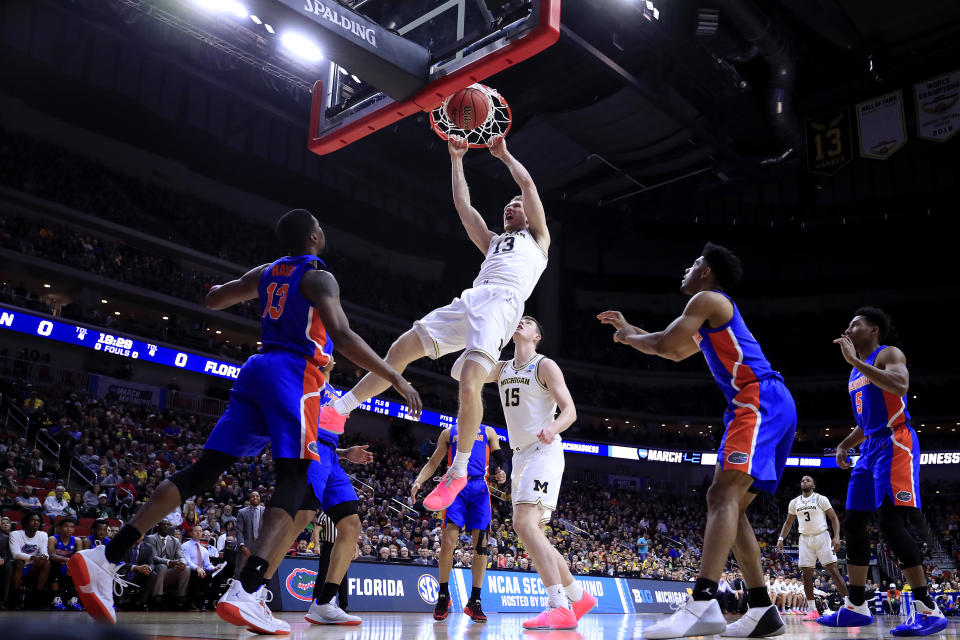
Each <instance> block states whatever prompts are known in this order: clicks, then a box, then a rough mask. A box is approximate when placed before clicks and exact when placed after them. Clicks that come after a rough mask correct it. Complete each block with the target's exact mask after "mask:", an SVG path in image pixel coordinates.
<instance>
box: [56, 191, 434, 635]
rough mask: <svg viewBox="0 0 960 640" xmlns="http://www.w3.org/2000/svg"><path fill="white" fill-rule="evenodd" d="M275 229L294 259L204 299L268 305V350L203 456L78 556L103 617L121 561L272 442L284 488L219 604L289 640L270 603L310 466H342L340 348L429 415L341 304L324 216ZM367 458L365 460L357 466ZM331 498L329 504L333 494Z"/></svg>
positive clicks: (250, 368)
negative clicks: (337, 411)
mask: <svg viewBox="0 0 960 640" xmlns="http://www.w3.org/2000/svg"><path fill="white" fill-rule="evenodd" d="M276 231H277V237H278V239H279V241H280V244H281V248H282V249H283V250H284V251H285V252H286V255H285V256H284V257H282V258H280V259H278V260H276V261H274V262H272V263H270V264H265V265H261V266H259V267H256V268H254V269H251V270H250V271H248V272H247V273H246V274H244V275H243V276H242V277H241V278H240V279H238V280H233V281H231V282H227V283H226V284H222V285H217V286H214V287H213V288H211V289H210V291H209V293H208V294H207V297H206V299H205V303H206V305H207V306H208V307H210V308H212V309H224V308H226V307H229V306H231V305H233V304H237V303H239V302H243V301H245V300H254V299H259V301H260V309H261V342H262V343H263V347H262V348H261V350H260V353H258V354H255V355H253V356H251V357H250V358H249V359H248V360H247V361H246V362H245V363H244V365H243V367H242V368H241V370H240V373H239V375H238V376H237V381H236V382H235V383H234V385H233V389H232V390H231V392H230V403H229V404H228V406H227V409H226V411H225V412H224V413H223V415H222V416H221V417H220V420H219V421H218V422H217V424H216V426H215V427H214V428H213V431H212V432H211V434H210V437H209V438H208V439H207V442H206V444H205V445H204V448H203V451H202V452H201V453H200V457H199V459H198V460H197V461H196V462H195V463H194V464H192V465H191V466H189V467H187V468H185V469H181V470H180V471H177V472H176V473H175V474H174V475H173V476H172V477H171V478H170V479H169V480H164V481H163V482H162V483H161V484H160V486H158V487H157V490H156V491H155V492H154V493H153V495H152V496H151V497H150V500H149V501H147V503H146V504H145V505H144V506H143V507H142V508H141V509H140V510H139V511H138V512H137V514H136V515H135V516H134V517H133V518H132V519H131V520H130V522H129V523H128V524H126V525H124V527H123V528H122V529H121V530H120V531H119V533H118V534H117V535H116V536H115V537H114V538H113V539H112V540H111V541H110V542H109V543H108V544H106V545H104V546H99V547H95V548H93V549H89V550H87V551H81V552H79V553H77V554H75V555H74V556H73V557H72V558H71V559H70V564H69V568H70V574H71V575H72V576H73V579H74V583H75V584H76V587H77V590H78V592H79V595H80V598H81V600H82V601H83V604H84V607H85V608H86V610H87V612H89V613H90V615H91V616H93V617H94V618H95V619H97V620H102V621H105V622H111V623H112V622H116V613H115V612H114V610H113V594H114V591H113V590H114V586H115V583H120V584H122V581H120V579H119V578H118V577H117V568H118V563H119V562H120V558H121V557H122V556H123V554H124V553H125V552H126V551H127V550H128V549H129V548H130V547H132V546H133V545H134V544H135V543H136V542H137V540H139V539H140V538H142V537H143V535H144V533H145V532H147V531H148V530H150V529H151V528H152V527H153V526H154V525H155V524H157V523H158V522H159V521H160V520H161V519H163V517H164V516H165V515H166V514H168V513H170V512H171V511H172V510H173V509H175V508H176V507H177V506H178V505H180V504H182V502H183V500H184V498H187V497H189V496H192V495H195V494H197V493H200V492H202V491H205V490H208V489H210V488H211V487H213V484H214V482H215V481H216V480H217V478H218V477H219V475H220V473H221V472H222V471H223V470H225V469H226V468H227V467H228V466H230V465H232V464H233V463H235V462H236V461H237V460H239V459H240V458H241V457H244V456H252V455H257V454H259V453H260V451H262V450H263V448H264V447H265V446H266V445H267V443H270V445H271V449H272V452H273V459H274V464H275V466H276V471H277V481H276V491H275V492H274V493H273V497H272V498H271V500H270V504H269V506H268V508H267V510H266V513H265V514H264V518H263V523H262V527H261V535H260V538H259V539H258V540H257V541H256V542H255V543H254V546H253V549H252V555H251V556H250V557H249V558H247V560H246V563H245V564H244V566H243V569H242V570H241V571H240V574H239V579H238V580H236V581H234V583H232V585H231V587H230V589H228V590H227V593H225V594H224V596H223V598H221V600H220V602H219V603H218V604H217V613H218V614H219V615H220V616H221V617H222V618H224V619H225V620H227V621H228V622H230V623H232V624H236V625H240V626H245V627H249V628H251V629H254V630H255V631H256V632H257V633H269V634H287V633H290V625H289V624H287V623H286V622H284V621H283V620H278V619H276V618H274V617H273V614H272V613H271V612H270V609H269V608H268V607H267V604H266V602H267V593H268V592H267V591H266V587H265V586H264V585H265V584H266V583H267V580H268V579H269V577H270V576H272V575H273V572H274V571H276V569H277V566H278V565H279V562H280V559H281V558H282V557H283V553H282V551H285V550H286V549H289V548H290V544H291V542H292V541H293V538H294V537H295V536H296V531H293V529H294V527H293V521H294V518H295V517H296V516H297V515H298V512H299V511H301V510H302V506H303V505H304V502H305V500H304V499H305V496H306V495H307V491H308V490H309V489H308V487H309V484H308V482H307V469H308V467H309V466H310V463H311V461H315V462H317V463H318V464H319V465H320V466H321V467H324V468H325V469H326V471H325V472H324V473H323V474H322V475H323V476H324V477H323V480H324V481H326V480H328V478H329V477H330V476H331V474H332V471H331V468H332V465H338V462H337V458H338V455H337V454H336V453H335V452H334V448H335V447H336V441H337V435H338V433H336V432H333V431H331V430H330V428H331V426H332V425H322V427H323V428H319V427H321V425H319V415H320V409H321V408H320V404H321V399H322V398H323V395H324V392H325V390H324V387H325V386H326V380H325V378H324V374H323V371H322V369H323V367H325V366H326V365H327V364H329V361H330V359H331V355H332V352H333V342H334V341H336V342H337V349H338V351H340V353H342V354H343V355H345V356H346V357H348V358H349V359H350V360H351V361H352V362H354V363H356V364H357V365H359V366H361V367H365V368H367V369H369V370H372V371H376V372H377V373H378V374H379V375H381V376H383V377H384V378H385V379H386V380H389V381H390V383H391V384H393V386H394V387H395V388H396V389H397V391H399V392H400V393H401V394H402V395H403V396H404V397H405V398H406V399H407V401H408V402H409V403H410V406H411V409H412V411H413V412H414V413H419V411H420V406H421V402H420V397H419V395H417V392H416V391H415V390H414V389H413V387H411V386H410V384H409V383H407V382H406V381H405V380H404V379H403V378H402V377H401V375H400V374H399V373H397V372H396V371H395V370H394V369H393V368H391V367H390V365H388V364H387V363H385V362H384V361H383V360H381V359H380V358H379V357H378V356H377V355H376V354H375V353H374V352H373V350H372V349H370V347H369V346H368V345H367V343H366V342H364V341H363V339H362V338H360V336H358V335H357V334H355V333H354V332H353V331H352V330H351V329H350V326H349V323H348V322H347V318H346V316H345V315H344V313H343V309H342V308H341V306H340V289H339V286H338V285H337V281H336V279H335V278H334V277H333V275H332V274H331V273H330V272H329V271H326V269H325V266H324V264H323V261H321V260H320V258H319V257H318V254H319V253H320V252H322V251H323V249H324V247H325V246H326V239H325V237H324V234H323V231H322V230H321V229H320V225H319V224H318V223H317V220H316V218H314V217H313V215H311V214H310V212H309V211H305V210H303V209H295V210H293V211H290V212H287V213H286V214H284V215H283V216H282V217H281V218H280V220H279V221H278V222H277V227H276ZM340 431H342V429H341V430H340ZM365 458H366V456H364V455H360V456H357V459H358V460H362V459H365ZM348 497H349V496H348ZM306 502H307V503H309V502H310V501H309V500H307V501H306ZM314 502H315V500H314ZM324 502H325V503H327V502H328V500H327V498H326V497H325V498H324ZM324 506H327V504H324ZM353 517H354V518H356V516H353Z"/></svg>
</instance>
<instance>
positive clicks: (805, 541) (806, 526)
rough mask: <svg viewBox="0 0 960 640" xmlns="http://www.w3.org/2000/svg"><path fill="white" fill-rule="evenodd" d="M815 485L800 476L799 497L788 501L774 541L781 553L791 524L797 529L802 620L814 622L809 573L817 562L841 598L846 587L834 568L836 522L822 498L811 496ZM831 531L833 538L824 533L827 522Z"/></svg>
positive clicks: (815, 495)
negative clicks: (803, 600) (804, 603)
mask: <svg viewBox="0 0 960 640" xmlns="http://www.w3.org/2000/svg"><path fill="white" fill-rule="evenodd" d="M816 488H817V485H816V483H815V482H814V481H813V478H812V477H811V476H803V478H802V479H801V480H800V491H801V493H800V495H799V496H797V497H796V498H794V499H793V500H791V501H790V506H789V507H788V509H787V521H786V522H784V523H783V529H781V531H780V538H779V539H777V549H778V550H780V551H783V540H784V538H786V537H787V536H788V535H789V534H790V530H791V529H792V528H793V521H794V520H797V521H798V522H799V523H800V525H799V529H800V543H799V546H800V558H799V562H798V564H799V565H800V570H801V571H802V572H803V590H804V593H805V595H806V597H807V610H806V611H805V612H804V613H805V617H804V619H805V620H816V619H817V618H818V617H820V614H819V613H817V605H816V601H815V599H814V597H813V571H814V569H816V568H817V560H819V561H820V564H821V565H823V568H824V569H826V570H827V571H828V572H829V573H830V577H831V578H833V584H835V585H836V586H837V591H839V592H840V595H841V596H844V597H846V595H847V587H846V585H845V584H844V582H843V576H841V575H840V570H839V569H838V568H837V549H838V548H840V519H839V518H837V512H836V511H834V510H833V507H832V506H831V505H830V500H829V499H828V498H827V497H826V496H822V495H820V494H819V493H815V492H814V489H816ZM828 518H829V519H830V525H831V526H832V527H833V537H832V538H831V537H830V532H829V531H828V530H827V519H828Z"/></svg>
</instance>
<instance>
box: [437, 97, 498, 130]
mask: <svg viewBox="0 0 960 640" xmlns="http://www.w3.org/2000/svg"><path fill="white" fill-rule="evenodd" d="M489 111H490V102H489V101H488V100H487V95H486V94H485V93H484V92H483V91H481V90H480V89H477V88H475V87H467V88H466V89H461V90H460V91H457V92H456V93H455V94H453V95H452V96H450V99H449V100H447V117H448V118H450V121H451V122H453V124H454V125H456V127H457V128H459V129H463V130H464V131H470V130H471V129H476V128H477V127H478V126H480V125H481V124H483V123H484V122H485V121H486V119H487V113H488V112H489Z"/></svg>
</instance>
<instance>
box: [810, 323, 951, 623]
mask: <svg viewBox="0 0 960 640" xmlns="http://www.w3.org/2000/svg"><path fill="white" fill-rule="evenodd" d="M891 325H892V323H891V321H890V317H889V316H888V315H887V314H886V313H884V312H883V311H882V310H881V309H877V308H875V307H863V308H860V309H858V310H857V312H856V314H855V315H854V317H853V320H851V321H850V325H849V326H848V327H847V329H846V331H844V332H843V335H841V336H840V337H839V338H837V339H836V340H834V342H835V343H836V344H838V345H840V351H841V353H842V354H843V358H844V360H846V361H847V363H849V364H850V366H852V367H853V370H852V371H851V372H850V380H849V382H848V383H847V390H848V391H849V393H850V402H851V404H852V405H853V416H854V418H855V419H856V421H857V426H856V427H855V428H854V430H853V431H852V432H851V433H850V435H848V436H847V437H846V438H845V439H844V440H843V442H841V443H840V446H839V447H837V464H838V465H839V466H840V468H841V469H848V468H850V466H851V465H850V460H849V459H848V458H847V454H848V453H849V452H850V449H852V448H853V447H856V446H857V445H861V446H860V459H859V460H857V464H856V466H854V467H853V471H852V472H851V474H850V484H849V485H848V486H847V517H846V520H845V521H844V528H845V535H846V539H847V574H848V576H849V577H850V595H849V596H848V597H847V598H846V599H845V600H844V606H842V607H840V609H838V610H837V612H836V613H833V614H830V615H827V616H823V617H822V618H820V619H819V620H817V622H819V623H820V624H822V625H825V626H828V627H861V626H863V625H867V624H871V623H872V622H873V615H872V614H871V613H870V607H869V606H868V605H867V603H866V602H865V593H864V592H865V590H866V584H867V570H868V569H869V568H870V567H869V564H870V536H869V534H868V533H867V525H868V524H869V522H870V520H871V519H872V518H873V516H874V514H877V516H878V518H877V520H878V524H879V525H880V533H881V534H882V535H883V538H884V539H885V540H886V541H887V543H888V544H889V545H890V547H891V548H892V549H893V551H894V553H896V555H897V560H898V561H899V563H900V570H901V571H903V575H904V577H905V578H906V581H907V582H908V583H909V584H910V587H911V588H912V589H913V597H914V601H913V611H912V612H910V617H909V618H908V619H907V621H906V622H905V623H904V624H901V625H899V626H897V627H895V628H894V629H892V630H891V633H892V634H893V635H895V636H926V635H930V634H932V633H938V632H940V631H942V630H943V629H944V628H946V626H947V619H946V618H945V617H944V615H943V613H942V612H941V611H940V608H939V607H938V606H937V604H936V602H934V600H933V598H932V597H931V596H930V593H929V592H928V591H927V576H926V575H925V574H924V570H923V558H922V556H921V555H920V547H919V546H918V545H917V541H916V540H914V539H913V537H912V536H911V535H910V533H909V532H908V531H907V529H906V527H905V526H904V520H905V519H906V518H908V517H909V515H910V514H911V512H914V511H916V510H917V509H919V508H920V494H919V491H920V443H919V441H918V439H917V432H916V431H914V430H913V427H911V426H910V414H909V413H908V412H907V391H908V390H909V388H910V373H909V372H908V371H907V358H906V356H904V355H903V352H902V351H901V350H900V349H898V348H897V347H890V346H886V345H884V344H881V343H882V342H883V340H884V339H885V338H886V337H887V336H888V335H889V334H890V331H891Z"/></svg>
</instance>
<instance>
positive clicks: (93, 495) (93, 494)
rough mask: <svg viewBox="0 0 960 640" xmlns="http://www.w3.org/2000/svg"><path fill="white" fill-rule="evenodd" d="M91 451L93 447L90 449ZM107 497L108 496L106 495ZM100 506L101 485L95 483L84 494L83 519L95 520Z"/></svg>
mask: <svg viewBox="0 0 960 640" xmlns="http://www.w3.org/2000/svg"><path fill="white" fill-rule="evenodd" d="M88 448H89V449H90V450H91V451H92V450H93V447H88ZM104 495H106V494H104ZM99 504H100V485H99V484H97V483H94V485H93V486H92V487H90V488H89V489H87V490H86V491H84V492H83V517H84V518H94V517H96V516H95V515H89V514H95V513H96V511H97V506H98V505H99Z"/></svg>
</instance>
